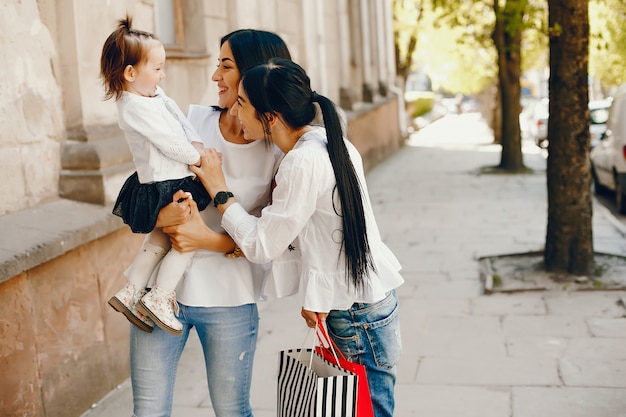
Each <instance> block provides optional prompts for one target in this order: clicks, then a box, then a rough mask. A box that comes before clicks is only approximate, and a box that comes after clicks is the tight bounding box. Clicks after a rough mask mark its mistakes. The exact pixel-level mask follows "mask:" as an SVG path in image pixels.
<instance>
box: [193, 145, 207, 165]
mask: <svg viewBox="0 0 626 417" xmlns="http://www.w3.org/2000/svg"><path fill="white" fill-rule="evenodd" d="M191 144H192V145H193V147H194V148H196V150H197V151H198V153H199V154H200V156H202V154H203V153H204V144H203V143H202V142H191ZM201 163H202V159H201V158H200V159H198V161H197V162H196V163H195V164H194V165H195V166H200V164H201Z"/></svg>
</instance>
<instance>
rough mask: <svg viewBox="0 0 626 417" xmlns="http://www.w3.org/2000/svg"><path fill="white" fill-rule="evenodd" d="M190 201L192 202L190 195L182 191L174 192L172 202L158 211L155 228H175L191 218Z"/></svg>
mask: <svg viewBox="0 0 626 417" xmlns="http://www.w3.org/2000/svg"><path fill="white" fill-rule="evenodd" d="M190 201H193V199H192V198H191V194H189V193H186V192H184V191H183V190H178V191H176V193H174V197H173V200H172V202H171V203H170V204H168V205H167V206H165V207H163V208H162V209H161V211H159V216H158V217H157V222H156V227H166V226H176V225H178V224H183V223H185V222H186V221H187V220H189V218H190V217H191V206H190V204H189V202H190ZM194 204H195V202H194Z"/></svg>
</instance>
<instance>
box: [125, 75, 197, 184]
mask: <svg viewBox="0 0 626 417" xmlns="http://www.w3.org/2000/svg"><path fill="white" fill-rule="evenodd" d="M117 110H118V113H119V126H120V128H121V129H122V131H123V132H124V136H125V137H126V142H127V143H128V147H129V149H130V152H131V154H132V155H133V162H134V163H135V169H136V170H137V176H138V178H139V182H140V183H142V184H148V183H152V182H158V181H164V180H173V179H180V178H185V177H188V176H193V175H194V173H193V172H191V170H190V169H189V165H193V164H195V163H196V162H198V159H200V154H199V153H198V151H197V150H196V149H195V148H194V147H193V145H192V144H191V142H202V140H201V139H200V137H199V136H198V134H197V133H196V131H195V130H194V129H193V127H192V126H191V124H190V123H189V120H187V118H186V117H185V115H184V114H183V113H182V111H181V110H180V108H179V107H178V105H177V104H176V102H175V101H174V100H172V99H170V98H169V97H167V96H166V95H165V92H163V90H162V89H161V88H160V87H158V88H157V92H156V95H155V96H154V97H144V96H140V95H137V94H132V93H129V92H124V93H123V94H122V97H121V98H120V99H119V100H118V101H117Z"/></svg>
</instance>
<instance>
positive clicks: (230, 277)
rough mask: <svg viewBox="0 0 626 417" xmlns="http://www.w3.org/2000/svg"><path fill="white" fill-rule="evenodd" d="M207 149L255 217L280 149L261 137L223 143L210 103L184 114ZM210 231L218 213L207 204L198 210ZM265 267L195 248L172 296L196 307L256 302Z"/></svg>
mask: <svg viewBox="0 0 626 417" xmlns="http://www.w3.org/2000/svg"><path fill="white" fill-rule="evenodd" d="M187 117H188V119H189V121H190V122H191V124H192V125H193V127H194V129H195V130H196V131H197V132H198V134H199V136H200V138H201V139H202V141H203V143H204V147H205V148H215V149H217V150H218V152H221V153H222V155H223V158H222V161H223V169H224V175H225V177H226V181H227V183H228V187H229V189H230V191H232V192H233V193H234V194H235V195H236V196H237V199H238V201H239V202H240V203H241V205H242V206H243V207H244V208H245V209H246V210H248V211H249V212H250V213H252V214H255V215H259V214H260V212H261V209H262V208H263V207H265V206H266V205H267V203H268V199H269V192H270V184H271V181H272V178H273V177H274V174H275V172H276V167H277V166H278V163H279V161H280V159H281V158H282V156H283V154H282V152H281V151H280V150H279V149H278V148H277V147H276V146H274V145H273V144H271V143H269V142H268V141H265V140H257V141H254V142H250V143H246V144H235V143H231V142H227V141H226V140H225V139H224V136H223V135H222V133H221V132H220V128H219V117H220V112H219V111H217V110H215V109H214V108H213V107H207V106H198V105H191V106H190V107H189V114H188V115H187ZM200 215H201V216H202V219H203V220H204V222H205V223H206V224H207V226H209V227H210V228H211V229H213V230H214V231H218V232H219V231H222V232H223V229H222V228H221V226H220V223H221V220H222V219H221V217H222V216H221V214H220V212H219V211H218V210H217V209H216V208H215V207H214V206H213V204H210V205H209V206H208V207H207V208H206V209H205V210H203V211H201V212H200ZM263 279H264V268H263V266H262V265H256V264H253V263H252V262H250V261H249V260H248V259H246V258H244V257H240V258H227V257H226V256H224V254H223V253H218V252H213V251H208V250H198V251H196V254H195V255H194V257H193V258H192V260H191V262H190V264H189V265H188V266H187V270H186V271H185V275H184V277H183V279H182V280H181V281H180V283H179V284H178V287H177V288H176V299H177V300H178V301H179V302H181V303H182V304H184V305H187V306H196V307H215V306H237V305H242V304H248V303H255V302H257V301H258V300H259V297H260V295H261V288H262V285H263Z"/></svg>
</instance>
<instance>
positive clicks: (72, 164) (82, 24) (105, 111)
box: [56, 0, 137, 204]
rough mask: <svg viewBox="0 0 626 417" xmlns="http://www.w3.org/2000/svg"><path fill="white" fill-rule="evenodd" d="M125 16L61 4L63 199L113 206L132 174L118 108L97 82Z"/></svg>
mask: <svg viewBox="0 0 626 417" xmlns="http://www.w3.org/2000/svg"><path fill="white" fill-rule="evenodd" d="M98 4H99V3H98ZM94 7H96V8H97V9H99V10H98V11H97V12H96V11H94V10H93V9H94ZM120 17H122V16H111V15H110V12H109V11H108V8H107V6H106V4H104V5H102V6H94V4H92V3H89V2H79V1H71V0H62V1H59V2H58V3H57V5H56V22H57V26H56V28H57V41H58V44H59V56H60V62H61V74H59V77H60V78H61V83H62V84H63V92H64V110H65V125H66V129H67V139H66V140H65V142H64V144H63V147H62V151H61V174H60V178H59V195H60V196H61V197H63V198H68V199H72V200H78V201H84V202H88V203H94V204H109V203H112V202H114V201H115V198H116V197H117V193H118V191H119V189H120V187H121V185H122V183H123V181H124V180H125V179H126V177H127V176H128V175H129V174H130V173H132V171H133V165H132V158H131V155H130V152H129V151H128V146H127V145H126V141H125V140H124V137H123V135H122V133H121V131H120V130H119V128H118V127H117V111H116V109H115V104H114V102H113V101H112V100H111V101H109V102H104V101H103V100H102V98H103V96H104V88H103V87H102V84H101V82H100V79H99V78H98V76H99V73H100V52H101V50H102V45H103V44H104V41H105V39H106V37H107V36H108V35H109V34H110V33H111V31H112V30H113V29H114V28H115V25H116V20H117V19H119V18H120ZM103 22H106V24H103ZM135 24H136V25H137V23H135Z"/></svg>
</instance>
